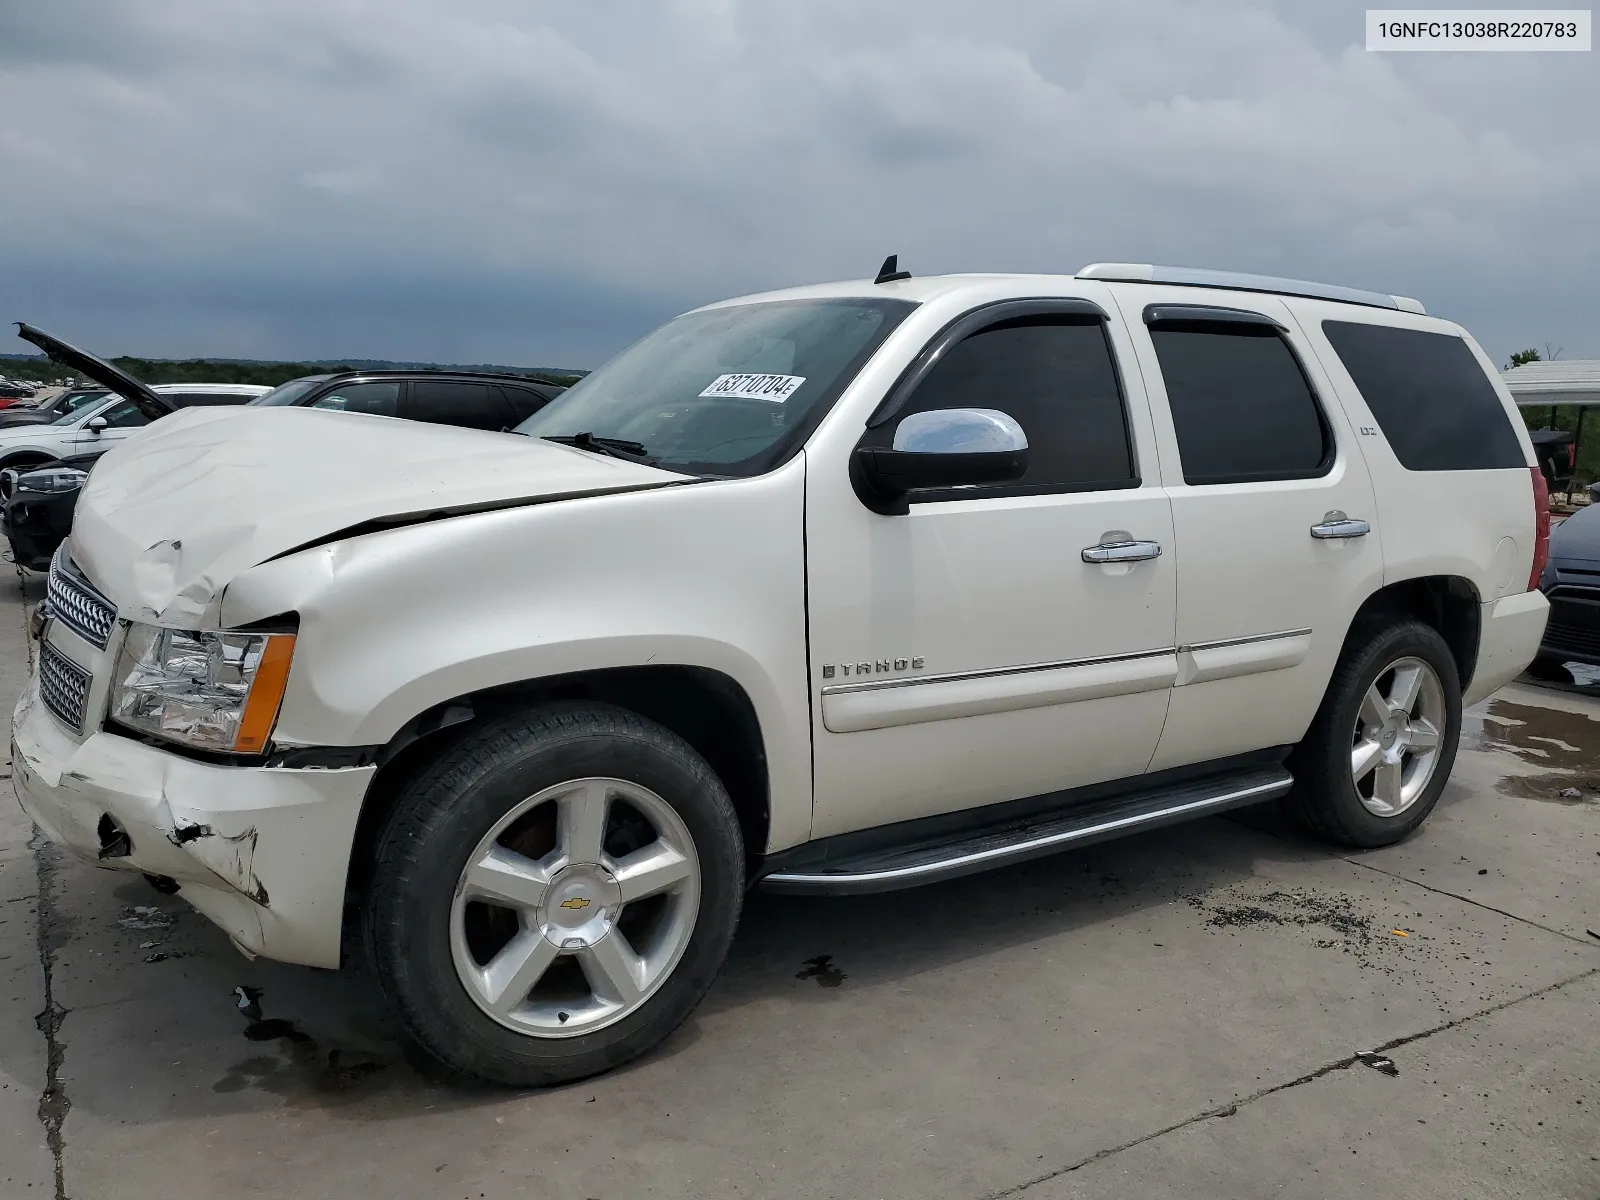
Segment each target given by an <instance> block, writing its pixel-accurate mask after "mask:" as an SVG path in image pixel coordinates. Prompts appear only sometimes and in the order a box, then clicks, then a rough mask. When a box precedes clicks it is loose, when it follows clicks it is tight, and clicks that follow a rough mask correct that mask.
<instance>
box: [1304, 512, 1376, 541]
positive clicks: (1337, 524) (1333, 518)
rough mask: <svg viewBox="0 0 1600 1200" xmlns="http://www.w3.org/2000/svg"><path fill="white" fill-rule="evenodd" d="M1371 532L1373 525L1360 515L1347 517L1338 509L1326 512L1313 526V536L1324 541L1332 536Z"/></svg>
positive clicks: (1350, 535) (1343, 536) (1355, 535)
mask: <svg viewBox="0 0 1600 1200" xmlns="http://www.w3.org/2000/svg"><path fill="white" fill-rule="evenodd" d="M1371 532H1372V526H1371V525H1368V524H1367V523H1366V522H1365V521H1363V520H1361V519H1360V518H1359V517H1347V516H1345V515H1344V514H1343V513H1342V512H1339V511H1338V510H1337V509H1335V510H1334V511H1333V512H1330V513H1324V514H1323V515H1322V520H1321V521H1320V522H1319V523H1318V524H1316V525H1313V526H1312V527H1311V536H1312V537H1314V538H1319V539H1322V540H1324V541H1326V540H1328V539H1330V538H1358V537H1366V536H1367V534H1369V533H1371Z"/></svg>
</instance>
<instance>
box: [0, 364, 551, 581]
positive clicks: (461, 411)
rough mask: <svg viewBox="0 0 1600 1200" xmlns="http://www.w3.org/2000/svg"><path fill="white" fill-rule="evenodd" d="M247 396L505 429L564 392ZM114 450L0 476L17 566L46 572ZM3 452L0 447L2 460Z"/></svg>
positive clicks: (441, 389)
mask: <svg viewBox="0 0 1600 1200" xmlns="http://www.w3.org/2000/svg"><path fill="white" fill-rule="evenodd" d="M202 388H205V389H212V385H209V384H206V385H201V384H171V385H167V384H162V385H158V386H156V387H155V388H153V389H152V391H154V392H155V393H156V394H157V395H160V396H162V397H165V398H167V399H170V400H171V401H172V402H173V404H174V405H175V406H176V407H180V408H182V407H189V406H191V405H193V404H195V403H197V402H199V398H200V396H201V392H200V390H199V389H202ZM188 389H194V390H188ZM251 390H252V393H253V394H252V395H250V396H240V397H239V399H238V400H237V401H232V402H236V403H242V402H245V401H248V403H249V404H251V405H253V406H254V405H261V406H265V407H269V408H270V407H299V408H319V409H332V410H334V411H339V412H359V413H367V414H370V415H377V416H391V417H400V418H402V419H410V420H413V421H425V422H429V423H431V424H435V425H460V426H463V427H466V428H469V429H489V430H503V429H509V428H511V427H512V426H514V425H517V424H519V423H520V422H522V421H523V420H526V419H527V418H528V417H530V416H532V415H533V414H534V413H536V412H538V411H539V409H541V408H543V407H544V406H545V405H546V404H548V403H549V402H550V400H551V399H552V398H553V397H555V396H557V395H559V394H560V393H561V392H562V391H563V390H564V389H562V388H560V387H558V386H556V385H555V384H549V383H544V382H541V381H539V380H534V379H528V378H526V377H524V376H520V375H491V374H484V373H472V372H431V371H428V372H417V371H366V372H356V371H352V372H346V373H343V374H338V375H308V376H305V377H303V378H300V379H294V380H290V381H289V382H288V383H285V384H282V385H280V386H278V387H276V388H273V389H271V390H270V391H268V390H267V389H265V388H253V389H251ZM119 411H120V410H119ZM3 432H4V430H3V428H0V433H3ZM112 444H114V442H111V441H109V440H107V439H106V438H105V437H104V435H102V438H101V439H100V440H99V441H97V442H95V443H92V444H88V445H84V444H82V443H79V444H78V445H77V446H76V447H75V448H74V450H69V451H64V452H63V454H62V455H61V458H62V461H59V462H58V461H51V462H47V463H39V464H37V465H36V466H34V467H32V468H31V469H27V470H13V471H10V472H7V471H3V470H0V527H3V528H4V530H5V532H6V535H7V537H8V538H10V540H11V549H12V553H13V555H14V556H15V558H16V561H17V562H19V563H21V564H22V565H23V566H25V567H28V568H29V569H31V570H41V571H42V570H46V569H48V568H49V565H50V556H51V555H52V554H54V553H55V550H56V547H57V546H59V545H60V544H61V541H62V539H63V538H65V537H66V536H67V534H68V532H70V530H71V529H72V512H73V509H74V507H75V506H76V505H77V503H78V493H79V491H80V490H81V488H82V486H83V481H84V480H85V479H87V478H88V471H89V468H90V467H91V466H92V465H93V463H94V461H95V460H96V459H97V458H99V456H100V455H101V454H103V453H104V452H105V451H106V450H109V449H110V448H111V445H112ZM0 447H3V440H0ZM4 453H5V451H4V449H3V448H0V455H3V454H4ZM0 461H3V460H0Z"/></svg>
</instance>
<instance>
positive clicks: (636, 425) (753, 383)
mask: <svg viewBox="0 0 1600 1200" xmlns="http://www.w3.org/2000/svg"><path fill="white" fill-rule="evenodd" d="M915 307H916V306H915V305H914V304H912V303H910V302H908V301H905V300H878V299H860V298H854V297H852V298H847V299H839V300H774V301H769V302H767V303H764V304H740V305H734V306H732V307H728V308H714V309H709V310H706V311H704V312H693V313H686V314H685V315H683V316H681V317H679V318H678V319H677V320H675V321H669V322H668V323H667V324H665V325H663V326H662V327H661V328H660V329H657V330H656V331H655V332H654V333H652V334H650V335H649V336H648V337H646V338H645V339H644V340H643V341H641V342H637V343H635V344H634V345H633V346H631V347H629V348H628V349H627V350H624V351H623V352H622V353H621V354H619V355H618V356H617V357H616V358H614V359H612V360H611V361H610V362H608V363H606V364H605V366H603V367H601V368H600V369H599V370H598V371H595V372H594V373H593V374H591V375H588V376H586V377H585V378H584V379H583V380H581V381H580V382H578V383H576V384H574V385H573V386H572V387H571V388H570V389H569V390H568V391H566V392H563V393H562V394H561V395H559V396H557V397H556V398H555V399H554V400H552V401H551V402H550V403H549V404H547V405H546V406H545V407H544V408H542V409H540V410H539V412H537V413H535V414H534V415H533V416H531V417H529V418H528V419H527V420H526V421H524V422H523V423H522V424H521V425H518V426H517V432H518V433H525V434H527V435H528V436H530V437H558V436H566V437H570V436H572V435H573V434H577V433H589V434H593V435H594V436H595V437H597V438H616V439H621V440H623V441H628V442H636V443H638V444H639V445H640V446H642V447H643V448H644V451H643V454H644V456H645V457H646V458H647V460H648V461H650V462H653V463H656V464H658V465H660V466H663V467H667V468H669V469H677V470H684V471H688V472H690V473H694V474H706V475H759V474H761V473H762V472H764V471H767V470H770V469H771V468H772V467H773V466H775V465H776V464H777V463H778V462H779V461H780V460H781V459H782V458H783V456H784V455H785V454H787V453H788V452H789V451H790V450H791V449H792V448H793V447H794V446H796V445H798V444H799V442H800V441H802V440H803V439H804V438H805V437H806V435H808V434H809V433H810V432H811V430H812V429H814V428H815V427H816V424H817V422H818V421H820V420H821V419H822V417H823V415H824V414H825V413H826V412H827V411H828V408H829V407H830V406H831V405H832V404H833V402H834V400H836V399H837V398H838V396H839V393H840V392H842V391H844V389H845V387H846V386H847V385H848V384H849V383H850V381H851V380H852V379H854V378H855V376H856V373H857V372H858V371H860V369H861V368H862V367H863V366H864V365H865V364H866V361H867V359H868V358H870V357H871V356H872V353H873V351H875V350H876V349H877V348H878V347H879V346H880V345H882V343H883V340H884V339H885V338H886V337H888V336H889V334H890V333H891V332H892V331H893V330H894V328H895V327H896V326H897V325H899V324H900V322H901V321H902V320H904V319H905V316H906V314H907V313H909V312H910V311H911V310H912V309H913V308H915Z"/></svg>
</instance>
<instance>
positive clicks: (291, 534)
mask: <svg viewBox="0 0 1600 1200" xmlns="http://www.w3.org/2000/svg"><path fill="white" fill-rule="evenodd" d="M494 386H495V387H497V388H498V387H500V386H502V385H501V384H496V385H494ZM385 394H387V393H385ZM343 398H344V401H345V404H346V406H347V407H350V406H353V405H354V401H355V400H356V399H357V398H356V397H353V396H351V395H350V394H349V393H348V392H346V393H345V394H344V396H343ZM395 398H396V402H397V403H399V400H400V397H399V396H398V395H397V396H396V397H395ZM384 403H387V401H386V400H385V401H384ZM396 411H397V412H399V411H401V410H400V409H397V410H396ZM517 434H520V435H523V436H515V435H504V436H502V435H497V434H494V433H485V432H482V431H481V430H478V429H443V428H433V429H425V428H422V427H420V426H419V425H417V424H415V423H412V422H406V421H394V420H389V421H369V420H362V419H359V418H352V417H350V416H348V415H344V414H339V413H329V412H305V413H298V414H292V413H287V412H282V411H275V410H274V409H273V408H272V407H270V406H265V407H249V408H246V409H244V410H242V411H239V412H236V413H228V414H207V413H194V412H190V413H183V414H180V415H178V416H176V417H174V418H172V419H171V420H169V421H165V422H162V423H161V424H160V425H158V426H157V427H156V428H153V429H151V430H149V431H148V432H146V433H145V434H143V435H142V436H141V439H140V444H139V446H138V452H137V453H116V454H112V455H109V456H107V458H106V459H105V460H104V461H102V462H101V463H100V465H99V466H98V467H97V468H96V469H95V472H94V474H93V475H92V476H91V477H90V480H89V483H88V486H87V487H86V488H85V490H84V496H83V501H82V506H81V509H80V512H79V514H78V521H77V524H76V526H75V527H74V529H73V532H72V537H71V540H70V542H69V543H68V544H67V545H66V546H65V547H63V549H62V551H61V552H60V553H59V554H58V556H57V558H56V561H55V564H54V566H53V567H52V570H51V575H50V585H49V586H50V595H51V596H52V597H56V596H59V597H60V598H61V603H60V604H59V605H57V604H56V603H55V601H54V600H52V609H53V612H54V613H55V615H54V616H53V617H51V619H49V620H48V621H47V622H46V623H45V624H44V626H43V627H42V629H41V631H40V637H41V640H40V645H39V653H38V664H39V665H38V668H37V674H36V676H35V678H34V679H33V680H32V681H31V682H30V683H29V686H28V687H27V689H26V690H25V691H24V692H23V695H22V697H21V698H20V700H19V702H18V705H17V709H16V713H15V716H14V718H13V723H12V730H13V733H12V738H13V753H12V762H13V770H14V772H15V779H16V787H17V791H18V794H19V795H20V797H21V798H22V803H23V806H24V808H25V809H26V810H27V812H28V813H29V814H30V815H31V816H32V817H33V819H34V821H35V822H36V823H37V824H38V825H39V827H40V828H41V829H42V830H43V831H44V833H45V834H46V835H47V836H48V837H50V838H51V839H52V840H54V841H55V842H57V843H58V844H61V845H63V846H65V847H67V848H70V850H71V851H72V852H74V853H75V854H77V855H80V856H82V857H83V858H85V859H87V860H88V861H91V862H99V863H100V865H101V866H104V867H109V868H112V869H120V870H124V871H129V872H133V873H136V874H137V873H143V874H146V875H155V876H158V877H165V883H170V884H176V885H177V887H178V888H179V889H181V890H179V891H178V895H179V896H180V897H181V898H182V899H184V900H187V901H188V902H189V903H191V904H192V905H194V907H195V908H196V909H198V910H199V911H200V912H201V913H203V914H204V915H205V916H207V917H208V918H210V919H211V920H212V921H214V922H216V923H217V924H218V925H219V926H221V927H222V928H223V929H224V930H225V931H226V933H227V934H228V935H229V936H230V937H231V938H232V939H233V941H234V943H235V944H236V945H238V946H239V947H240V949H242V950H243V951H245V952H246V953H247V954H251V955H263V956H266V957H270V958H276V959H282V960H286V961H290V962H298V963H305V964H308V965H312V966H318V967H329V968H332V967H338V966H340V965H341V961H342V954H343V950H344V948H345V947H347V946H355V945H363V946H364V948H365V950H366V953H367V954H368V955H369V957H370V960H371V962H372V964H373V966H374V971H373V974H374V977H375V979H376V982H377V984H378V986H379V987H380V988H381V989H382V991H383V993H384V995H385V996H386V997H387V998H388V999H389V1001H390V1002H391V1004H392V1005H393V1006H394V1009H395V1011H396V1012H397V1013H398V1015H399V1017H400V1020H401V1021H402V1023H403V1025H404V1027H405V1028H406V1029H407V1030H408V1031H409V1032H410V1034H411V1035H412V1036H413V1037H414V1038H415V1039H416V1040H417V1041H418V1043H420V1045H421V1046H422V1047H424V1048H425V1049H426V1051H427V1052H428V1053H429V1054H431V1055H432V1056H433V1057H434V1058H436V1059H437V1060H439V1061H441V1062H444V1063H447V1064H449V1065H450V1066H451V1067H453V1068H455V1069H457V1070H460V1071H464V1072H467V1073H471V1074H475V1075H479V1076H482V1077H485V1078H489V1079H494V1080H499V1081H501V1082H504V1083H510V1084H516V1085H521V1086H526V1085H533V1084H554V1083H561V1082H566V1081H570V1080H574V1079H579V1078H583V1077H584V1076H588V1075H593V1074H596V1073H598V1072H601V1071H605V1070H609V1069H612V1068H614V1067H617V1066H619V1065H621V1064H622V1063H625V1062H627V1061H629V1060H630V1059H633V1058H635V1057H637V1056H638V1055H640V1054H642V1053H644V1052H645V1051H647V1050H648V1049H650V1048H651V1047H652V1046H654V1045H656V1044H657V1043H659V1042H660V1041H662V1039H664V1038H665V1037H666V1036H667V1035H668V1034H670V1033H671V1032H672V1031H673V1030H674V1029H675V1028H676V1027H678V1026H679V1025H680V1024H681V1023H682V1022H683V1021H684V1020H685V1019H686V1018H687V1017H688V1016H689V1014H690V1013H691V1012H692V1011H693V1010H694V1009H695V1007H696V1005H697V1004H698V1003H699V1002H700V1000H701V999H702V997H704V996H705V994H706V992H707V990H708V989H709V988H710V987H711V986H712V983H713V981H714V979H715V978H716V975H717V972H718V970H719V968H720V967H721V965H722V962H723V959H724V956H725V955H726V954H727V951H728V948H729V946H730V944H731V942H732V940H733V937H734V931H735V929H736V928H737V926H738V923H739V917H740V913H741V909H742V903H743V897H744V895H745V893H746V891H747V889H748V888H750V887H753V886H757V885H760V886H766V887H769V888H773V889H776V890H784V891H790V892H809V893H832V894H854V893H863V892H873V891H883V890H888V889H893V888H899V887H907V886H911V885H914V884H920V883H928V882H933V881H936V880H941V879H949V878H952V877H955V876H959V875H964V874H967V873H970V872H973V871H978V870H984V869H988V868H995V867H1004V866H1008V865H1012V864H1015V863H1018V862H1022V861H1024V860H1027V859H1032V858H1036V857H1038V856H1040V855H1044V854H1049V853H1054V852H1057V851H1060V850H1062V849H1065V848H1067V847H1072V846H1081V845H1084V844H1086V843H1089V842H1093V841H1095V840H1098V839H1102V838H1106V837H1113V836H1118V835H1121V834H1126V833H1131V832H1134V831H1138V830H1145V829H1151V828H1155V827H1158V826H1162V825H1166V824H1170V823H1172V822H1175V821H1180V820H1185V819H1191V818H1197V817H1201V816H1205V815H1209V814H1214V813H1218V812H1222V811H1225V810H1228V809H1231V808H1234V807H1238V806H1241V805H1247V804H1255V803H1260V802H1263V801H1267V800H1271V799H1274V798H1283V799H1284V800H1285V802H1286V803H1287V804H1288V806H1289V809H1290V811H1291V812H1292V813H1293V814H1294V815H1295V816H1296V817H1298V818H1299V819H1300V820H1301V821H1303V822H1304V824H1305V825H1306V826H1307V827H1309V828H1310V829H1311V830H1313V831H1315V832H1316V833H1318V834H1319V835H1321V836H1322V837H1324V838H1326V839H1328V840H1330V841H1332V842H1334V843H1337V844H1340V845H1345V846H1357V847H1373V846H1382V845H1388V844H1391V843H1394V842H1397V841H1399V840H1401V839H1402V838H1404V837H1406V836H1407V835H1409V834H1411V833H1412V832H1413V831H1414V830H1416V829H1417V828H1418V827H1419V826H1420V825H1421V824H1422V822H1423V821H1424V819H1425V818H1426V817H1427V816H1428V814H1429V812H1430V811H1431V810H1432V809H1433V807H1434V805H1435V804H1436V802H1437V801H1438V799H1439V796H1440V794H1441V793H1442V792H1443V790H1444V788H1445V785H1446V781H1447V779H1448V778H1449V775H1450V771H1451V767H1452V764H1453V762H1454V760H1455V754H1456V746H1457V741H1458V738H1459V735H1460V731H1461V712H1462V708H1463V706H1464V705H1467V704H1472V703H1475V702H1476V701H1478V700H1480V699H1483V698H1484V697H1486V696H1488V695H1489V694H1490V693H1492V692H1493V691H1494V690H1495V689H1496V688H1498V687H1499V686H1500V685H1501V684H1503V683H1505V682H1506V681H1508V680H1509V679H1511V678H1513V677H1514V676H1515V675H1517V674H1518V673H1519V672H1521V671H1522V669H1523V668H1524V667H1526V666H1527V664H1528V663H1529V661H1530V660H1531V659H1532V658H1533V656H1534V654H1535V651H1536V650H1537V648H1538V645H1539V638H1540V634H1541V633H1542V631H1543V629H1544V622H1545V615H1546V611H1547V609H1548V604H1547V602H1546V600H1545V597H1544V596H1543V595H1541V594H1540V592H1539V591H1538V589H1537V587H1536V584H1537V581H1538V579H1539V576H1540V570H1541V568H1542V566H1543V556H1544V552H1545V550H1546V548H1547V546H1548V540H1547V539H1548V533H1549V524H1548V522H1549V506H1548V497H1547V492H1546V487H1545V481H1544V477H1543V476H1542V475H1541V474H1540V472H1539V470H1538V467H1537V466H1536V465H1535V463H1534V460H1533V454H1532V449H1531V446H1530V444H1529V440H1528V437H1527V433H1526V430H1525V429H1524V427H1523V423H1522V420H1521V418H1520V417H1519V416H1518V414H1517V412H1516V410H1515V409H1514V408H1513V406H1512V402H1511V398H1510V396H1509V394H1508V393H1507V391H1506V389H1505V387H1504V385H1503V384H1502V383H1501V381H1500V379H1499V377H1498V374H1497V373H1496V372H1495V371H1494V368H1493V364H1492V363H1491V362H1490V361H1489V359H1488V358H1487V357H1486V356H1485V355H1484V353H1483V351H1482V350H1481V349H1480V348H1479V347H1478V346H1477V344H1476V343H1475V342H1473V341H1472V339H1471V338H1470V337H1469V336H1468V335H1467V334H1466V332H1465V331H1464V330H1463V329H1462V328H1461V327H1460V326H1458V325H1455V324H1453V323H1451V322H1449V321H1444V320H1440V319H1438V318H1432V317H1428V316H1427V315H1426V314H1425V313H1424V312H1423V310H1422V306H1421V305H1420V304H1418V303H1417V302H1416V301H1414V300H1407V299H1405V298H1403V297H1396V296H1388V295H1380V294H1377V293H1370V292H1356V291H1352V290H1350V289H1345V288H1331V287H1323V286H1320V285H1316V284H1301V283H1295V282H1293V281H1288V280H1274V279H1263V278H1260V277H1256V276H1234V275H1220V274H1216V273H1210V272H1196V271H1185V270H1173V269H1166V268H1160V267H1155V266H1152V265H1149V264H1143V265H1138V264H1133V265H1130V264H1100V265H1095V266H1090V267H1086V268H1085V269H1084V270H1083V271H1082V272H1080V273H1079V274H1078V275H1077V276H1067V277H1062V276H1030V275H964V276H948V277H944V278H931V279H911V278H909V277H908V276H907V275H906V274H905V273H904V272H900V271H897V270H896V269H895V266H894V263H893V262H892V261H891V262H889V263H886V264H885V267H884V269H883V271H881V272H880V273H879V276H878V278H877V279H876V280H871V279H863V280H856V281H851V282H845V283H835V284H826V285H820V286H816V287H809V288H799V289H795V290H792V291H787V292H777V293H769V294H766V295H762V296H753V297H746V298H744V299H740V300H731V301H727V302H724V303H721V304H715V305H710V306H708V307H706V308H703V309H700V310H697V311H695V312H692V313H688V314H686V315H684V316H681V317H679V318H677V319H676V320H675V321H673V322H671V323H669V324H668V325H666V326H665V327H663V328H662V329H660V330H658V331H656V332H655V333H654V334H652V335H650V336H649V337H647V338H645V339H644V340H643V341H641V342H639V343H638V344H636V345H635V346H633V347H632V348H630V349H628V350H626V351H624V352H623V353H622V354H620V355H619V356H617V357H616V358H614V359H613V360H612V361H611V362H609V363H608V364H607V365H606V366H604V367H602V368H601V369H600V370H598V371H596V372H595V373H594V374H592V375H590V376H588V377H587V378H585V379H584V381H583V382H582V383H579V384H578V385H576V386H575V387H573V388H572V389H571V390H570V391H568V392H566V393H565V394H564V395H562V396H560V397H558V398H557V399H556V400H554V401H553V402H551V403H550V404H549V405H548V406H546V407H545V408H543V409H542V410H541V411H539V412H538V413H536V414H535V415H534V416H532V417H531V418H529V419H528V420H527V421H524V422H523V423H522V424H521V425H520V426H519V427H518V429H517ZM1006 887H1007V884H1006V883H1005V882H1004V881H1003V880H997V881H996V882H995V883H994V884H992V885H991V888H992V889H999V890H1000V891H1003V890H1004V889H1005V888H1006ZM169 890H171V889H169ZM988 894H991V895H992V894H995V893H994V892H993V891H991V892H990V893H988ZM943 902H944V901H935V903H936V904H938V903H943ZM986 903H987V902H986ZM994 906H995V907H996V908H997V909H1003V908H1004V903H1003V902H996V903H995V905H994ZM846 911H847V910H845V909H837V910H830V912H831V913H832V914H834V915H835V916H836V915H838V914H842V913H844V912H846ZM857 911H858V912H860V911H864V910H857ZM347 918H348V920H349V924H348V925H347V924H346V920H347ZM817 919H818V920H823V919H834V918H833V916H828V917H824V916H823V915H822V914H820V912H819V915H818V918H817ZM358 927H359V930H360V932H361V934H362V936H361V937H357V936H354V935H355V934H356V933H357V929H358ZM1361 1036H1366V1035H1361Z"/></svg>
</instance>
